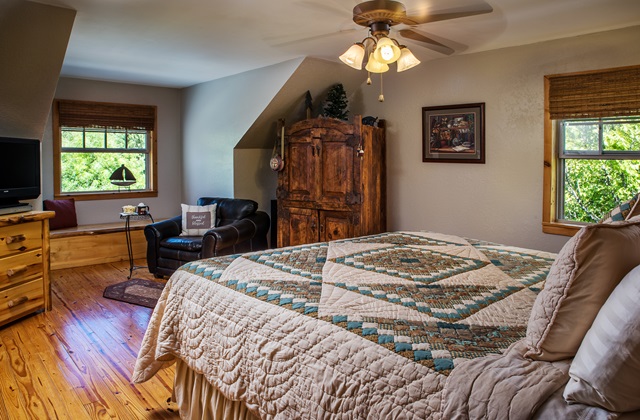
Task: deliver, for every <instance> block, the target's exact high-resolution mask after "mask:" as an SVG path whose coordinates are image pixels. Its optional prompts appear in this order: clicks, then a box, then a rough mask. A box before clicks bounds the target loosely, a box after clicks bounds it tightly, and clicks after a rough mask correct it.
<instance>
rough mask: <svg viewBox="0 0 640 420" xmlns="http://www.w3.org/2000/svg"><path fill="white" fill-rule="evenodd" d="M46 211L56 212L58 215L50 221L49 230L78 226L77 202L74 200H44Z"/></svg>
mask: <svg viewBox="0 0 640 420" xmlns="http://www.w3.org/2000/svg"><path fill="white" fill-rule="evenodd" d="M43 205H44V209H45V210H50V211H55V212H56V215H55V216H54V217H53V218H52V219H49V229H51V230H55V229H63V228H69V227H76V226H78V218H77V216H76V202H75V200H74V199H73V198H67V199H62V200H44V202H43Z"/></svg>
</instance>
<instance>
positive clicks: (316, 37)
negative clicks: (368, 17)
mask: <svg viewBox="0 0 640 420" xmlns="http://www.w3.org/2000/svg"><path fill="white" fill-rule="evenodd" d="M357 30H358V31H359V30H361V28H358V29H357ZM355 31H356V29H355V28H349V29H342V30H339V31H336V32H329V33H325V34H320V35H313V36H308V37H305V38H298V39H294V40H292V41H284V42H278V43H273V44H271V46H273V47H286V46H289V45H295V44H300V43H303V42H310V41H317V40H319V39H324V38H330V37H333V36H336V35H344V34H348V33H352V32H355ZM363 34H364V33H363ZM364 35H366V34H364ZM265 40H266V41H267V42H268V41H269V40H268V39H265ZM354 42H355V41H354Z"/></svg>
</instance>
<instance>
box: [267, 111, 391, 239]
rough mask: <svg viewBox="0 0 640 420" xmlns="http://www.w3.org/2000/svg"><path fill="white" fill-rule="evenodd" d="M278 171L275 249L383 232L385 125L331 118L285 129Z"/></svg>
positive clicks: (382, 123)
mask: <svg viewBox="0 0 640 420" xmlns="http://www.w3.org/2000/svg"><path fill="white" fill-rule="evenodd" d="M284 151H285V152H284V169H283V170H282V171H280V172H279V173H278V190H277V192H276V196H277V198H278V246H279V247H282V246H292V245H300V244H307V243H313V242H324V241H331V240H336V239H345V238H351V237H355V236H361V235H369V234H375V233H380V232H384V231H385V230H386V204H387V203H386V201H387V200H386V167H385V131H384V121H379V122H378V127H373V126H369V125H363V124H362V118H361V117H360V116H359V115H356V116H355V117H354V122H353V123H348V122H345V121H340V120H337V119H334V118H322V117H320V118H314V119H307V120H302V121H299V122H297V123H295V124H293V125H291V126H290V127H288V128H287V129H286V131H285V141H284Z"/></svg>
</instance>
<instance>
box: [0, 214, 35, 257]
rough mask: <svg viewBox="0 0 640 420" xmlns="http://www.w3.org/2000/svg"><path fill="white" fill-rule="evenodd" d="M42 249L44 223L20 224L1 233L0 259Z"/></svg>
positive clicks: (4, 229) (8, 227)
mask: <svg viewBox="0 0 640 420" xmlns="http://www.w3.org/2000/svg"><path fill="white" fill-rule="evenodd" d="M38 248H42V223H41V222H31V223H19V224H16V225H13V226H6V227H4V228H2V231H1V232H0V258H2V257H5V256H9V255H14V254H19V253H24V252H28V251H32V250H35V249H38Z"/></svg>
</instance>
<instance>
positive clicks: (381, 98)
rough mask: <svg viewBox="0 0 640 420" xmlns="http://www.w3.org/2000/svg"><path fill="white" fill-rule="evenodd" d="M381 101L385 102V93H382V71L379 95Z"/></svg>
mask: <svg viewBox="0 0 640 420" xmlns="http://www.w3.org/2000/svg"><path fill="white" fill-rule="evenodd" d="M378 101H379V102H384V94H383V93H382V73H380V96H378Z"/></svg>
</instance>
